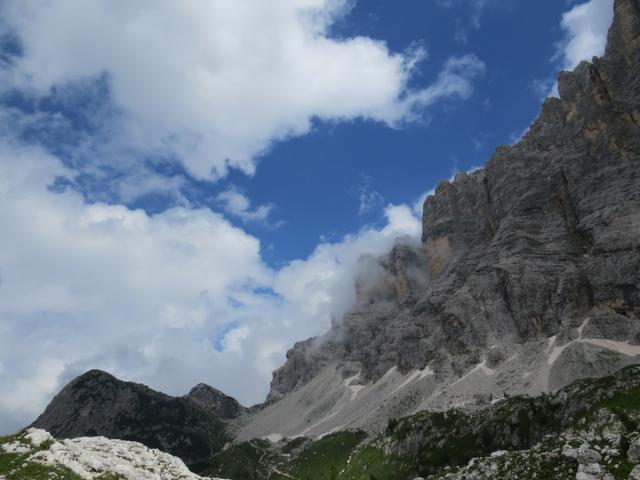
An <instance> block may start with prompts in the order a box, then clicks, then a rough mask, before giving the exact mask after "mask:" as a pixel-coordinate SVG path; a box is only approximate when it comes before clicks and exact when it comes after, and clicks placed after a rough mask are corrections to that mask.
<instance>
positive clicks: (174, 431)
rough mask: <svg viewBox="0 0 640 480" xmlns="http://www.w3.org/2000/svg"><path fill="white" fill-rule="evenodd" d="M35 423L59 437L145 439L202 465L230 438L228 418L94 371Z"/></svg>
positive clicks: (76, 382) (152, 445)
mask: <svg viewBox="0 0 640 480" xmlns="http://www.w3.org/2000/svg"><path fill="white" fill-rule="evenodd" d="M32 427H35V428H41V429H44V430H47V431H48V432H50V433H51V434H52V435H54V436H55V437H56V438H60V439H64V438H77V437H85V436H104V437H107V438H113V439H119V440H132V441H137V442H140V443H142V444H144V445H146V446H147V447H150V448H157V449H159V450H162V451H164V452H168V453H171V454H172V455H175V456H178V457H180V458H181V459H182V460H183V461H184V462H185V463H186V464H187V465H190V466H192V467H193V466H197V465H198V463H199V462H201V461H204V460H206V459H207V458H209V457H210V456H211V455H212V454H213V453H215V452H217V451H219V450H220V449H221V448H222V446H223V445H224V443H225V441H226V434H225V428H224V425H223V424H222V422H221V421H220V420H219V419H218V418H217V417H216V416H214V415H212V414H210V413H208V412H207V411H206V410H205V409H203V408H202V407H200V406H199V405H198V404H197V403H195V402H194V401H192V400H190V399H188V398H175V397H170V396H168V395H165V394H163V393H160V392H156V391H154V390H151V389H150V388H148V387H146V386H144V385H140V384H137V383H131V382H123V381H121V380H118V379H117V378H115V377H113V376H112V375H109V374H108V373H105V372H102V371H99V370H91V371H89V372H87V373H85V374H83V375H81V376H79V377H77V378H76V379H74V380H73V381H71V382H70V383H69V384H68V385H67V386H65V387H64V389H62V391H61V392H60V393H59V394H58V395H56V397H55V398H54V399H53V400H52V401H51V403H50V404H49V405H48V406H47V408H46V409H45V411H44V413H42V415H40V416H39V417H38V419H37V420H36V421H35V422H33V424H32Z"/></svg>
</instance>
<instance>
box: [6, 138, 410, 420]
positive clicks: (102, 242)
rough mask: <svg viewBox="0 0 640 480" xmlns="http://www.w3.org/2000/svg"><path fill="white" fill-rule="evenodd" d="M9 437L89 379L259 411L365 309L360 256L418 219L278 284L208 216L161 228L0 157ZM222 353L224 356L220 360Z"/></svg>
mask: <svg viewBox="0 0 640 480" xmlns="http://www.w3.org/2000/svg"><path fill="white" fill-rule="evenodd" d="M0 173H1V175H0V202H1V203H2V205H3V207H2V209H0V225H2V226H3V232H2V235H1V236H0V271H1V272H2V281H1V283H0V365H2V369H0V391H2V392H3V394H2V395H0V431H2V432H7V431H10V430H12V429H16V428H19V427H22V426H24V425H25V424H27V423H28V422H29V421H31V420H32V419H33V418H34V417H35V415H37V414H38V413H39V412H40V411H41V410H42V409H43V408H44V406H45V405H46V402H47V401H48V400H49V399H50V398H51V396H52V394H53V393H55V392H56V391H57V389H58V388H60V387H61V386H62V384H64V383H65V382H67V381H68V380H70V379H71V378H72V377H73V376H75V375H77V374H79V373H81V372H83V371H84V370H86V369H88V368H103V369H106V370H109V371H111V372H113V373H114V374H116V375H118V376H120V377H122V378H125V379H132V380H136V381H140V382H145V383H149V384H150V385H151V386H153V387H155V388H158V389H161V390H164V391H167V392H169V393H172V394H183V393H185V392H186V391H187V390H188V389H189V388H190V387H191V386H192V385H194V384H195V383H197V382H200V381H205V382H208V383H210V384H213V385H215V386H216V387H218V388H222V389H224V390H225V391H227V392H229V393H231V394H233V395H236V396H238V397H239V398H240V399H241V400H242V401H243V402H245V403H252V402H257V401H261V400H262V399H263V398H264V395H265V394H266V389H267V386H268V382H269V379H270V375H271V372H272V370H273V369H274V368H276V367H277V366H278V365H279V364H281V362H282V361H283V360H284V352H285V351H286V349H287V348H289V347H290V346H291V344H292V343H293V342H294V341H296V340H299V339H301V338H306V337H308V336H310V335H316V334H320V333H322V332H324V331H325V330H326V329H327V328H328V327H329V325H330V322H331V320H332V319H337V318H340V317H341V316H342V314H343V313H344V312H345V311H346V309H348V308H349V307H350V305H351V304H352V303H353V301H354V299H355V277H356V275H357V270H358V259H359V258H360V256H361V255H366V254H370V255H380V254H382V253H384V252H386V251H387V250H388V249H389V248H390V246H391V245H392V243H393V241H394V239H395V238H396V237H397V236H402V235H412V236H414V237H417V235H418V233H419V229H420V222H419V220H418V219H417V218H416V216H415V215H414V214H413V212H412V211H411V210H410V209H409V207H407V206H402V205H401V206H391V205H390V206H388V207H387V208H386V210H385V213H386V219H387V221H386V224H385V225H384V226H383V227H382V228H379V229H376V228H365V229H363V230H362V231H360V232H358V233H356V234H353V235H349V236H347V237H345V238H344V239H342V240H341V241H338V242H335V243H326V244H321V245H319V246H318V247H317V248H316V249H315V251H314V252H313V253H312V254H311V255H310V256H309V258H307V259H305V260H299V261H295V262H292V263H290V264H288V265H286V266H284V267H283V268H281V269H280V270H272V269H270V268H268V267H266V266H265V264H264V262H263V261H262V258H261V252H260V243H259V241H258V240H257V239H256V238H254V237H252V236H250V235H248V234H247V233H245V232H244V231H242V230H240V229H238V228H236V227H234V226H233V225H231V224H230V223H229V222H228V221H227V220H225V219H224V218H223V217H222V216H220V215H219V214H216V213H213V212H211V211H210V210H197V209H186V208H173V209H170V210H167V211H165V212H163V213H160V214H157V215H153V216H151V215H148V214H146V213H145V212H144V211H141V210H131V209H128V208H126V207H123V206H119V205H106V204H101V203H93V204H87V203H86V202H85V201H84V199H83V197H82V196H81V195H80V194H78V193H77V192H75V191H73V190H71V189H67V190H66V191H63V192H58V193H56V192H54V191H52V190H51V189H49V188H47V187H48V186H49V185H51V184H52V183H53V182H54V181H55V179H56V178H59V177H61V176H62V177H64V176H73V175H74V174H75V172H74V171H73V170H69V169H68V168H66V167H64V166H62V164H61V163H60V162H59V161H58V159H57V158H55V157H52V156H51V155H49V154H46V153H44V152H42V151H41V150H39V149H36V148H27V147H17V146H8V145H6V144H5V145H4V146H2V147H0ZM217 343H219V344H220V345H221V346H222V348H216V346H217Z"/></svg>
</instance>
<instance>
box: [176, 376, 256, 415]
mask: <svg viewBox="0 0 640 480" xmlns="http://www.w3.org/2000/svg"><path fill="white" fill-rule="evenodd" d="M184 398H187V399H189V400H191V401H193V402H194V403H196V404H198V405H199V406H200V407H201V408H202V409H203V410H205V411H206V412H207V413H209V414H211V415H213V416H215V417H218V418H222V419H224V420H232V419H234V418H238V417H239V416H240V415H241V414H242V413H244V412H245V411H246V410H247V409H246V408H244V407H243V406H242V405H240V403H239V402H238V401H237V400H236V399H235V398H233V397H230V396H229V395H225V394H224V393H222V392H221V391H220V390H217V389H215V388H213V387H210V386H209V385H206V384H204V383H199V384H198V385H196V386H195V387H193V388H192V389H191V391H190V392H189V393H188V394H187V395H185V396H184Z"/></svg>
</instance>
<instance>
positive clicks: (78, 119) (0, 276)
mask: <svg viewBox="0 0 640 480" xmlns="http://www.w3.org/2000/svg"><path fill="white" fill-rule="evenodd" d="M611 9H612V0H590V1H588V2H586V1H585V2H581V1H573V2H565V1H551V0H548V1H543V2H525V1H507V0H402V1H400V2H389V1H384V0H360V1H346V0H274V2H269V3H268V4H267V3H265V2H260V1H259V0H237V1H234V2H228V1H226V0H191V1H189V2H172V1H170V0H163V1H160V0H158V1H153V2H146V1H142V2H136V3H124V2H123V3H114V2H109V1H106V0H104V1H102V0H100V1H96V2H82V1H80V0H69V1H67V2H59V3H57V2H56V3H50V4H43V3H41V2H38V1H35V0H34V1H31V0H21V1H18V0H15V1H14V0H5V1H3V2H0V13H1V15H0V18H1V19H2V21H0V49H1V51H2V53H1V54H0V169H1V172H0V173H2V175H0V197H1V199H0V201H2V203H3V205H4V208H3V210H2V211H1V212H0V229H1V230H2V231H3V232H4V235H3V236H2V238H0V252H2V253H0V333H2V335H0V391H1V392H2V393H3V395H0V433H2V431H9V430H11V429H13V428H18V427H20V426H22V425H23V424H24V423H26V422H27V421H29V420H30V419H32V418H33V416H34V415H36V414H37V413H38V412H39V411H40V410H41V409H42V408H43V406H44V405H45V404H46V402H47V401H48V399H49V398H50V397H51V395H52V394H53V393H55V392H56V390H57V389H58V388H59V387H60V386H61V385H63V384H64V383H65V382H66V381H68V380H70V379H71V378H72V377H73V376H74V375H77V374H79V373H81V372H82V371H83V370H86V369H88V368H103V369H107V370H109V371H111V372H112V373H114V374H116V375H118V376H120V377H122V378H126V379H132V380H136V381H141V382H145V383H148V384H150V385H151V386H153V387H154V388H158V389H162V390H164V391H167V392H168V393H172V394H180V393H183V392H184V391H187V390H188V388H189V387H190V386H192V385H193V384H195V383H198V382H208V383H210V384H212V385H214V386H215V387H217V388H220V389H222V390H225V391H227V392H228V393H230V394H232V395H235V396H237V397H238V398H239V399H240V400H241V401H243V402H244V403H253V402H257V401H260V400H261V399H262V398H264V395H265V394H266V391H267V389H268V381H269V378H270V373H271V371H272V370H273V369H274V368H276V367H277V366H278V365H280V364H281V363H282V361H283V359H284V353H285V351H286V349H287V348H288V347H290V346H291V344H292V343H293V342H294V341H297V340H301V339H304V338H307V337H308V336H310V335H317V334H321V333H322V332H324V331H325V330H326V329H327V328H328V326H329V324H330V322H331V321H336V320H338V321H339V319H340V317H341V316H342V314H343V313H344V312H345V311H346V310H347V309H348V308H349V307H350V306H351V305H352V304H353V302H354V298H355V297H354V295H355V289H354V284H355V281H356V279H357V278H359V276H361V275H363V274H364V273H363V272H364V271H365V270H366V269H365V268H364V267H363V266H362V262H361V261H360V258H361V256H362V255H364V254H371V255H374V256H375V255H382V254H384V253H385V252H387V251H388V250H389V249H390V248H391V246H392V244H393V242H394V239H395V238H396V237H398V236H408V237H410V238H412V239H414V241H416V242H417V241H418V238H419V235H420V229H421V224H420V214H421V212H420V206H419V204H420V201H421V199H423V198H424V195H425V194H427V192H429V191H430V190H431V189H432V188H433V187H435V185H436V184H437V183H438V182H439V181H440V180H442V179H446V178H449V177H450V176H451V175H452V174H453V173H454V172H456V171H458V170H469V169H472V168H477V167H479V166H482V165H483V164H484V163H485V162H486V161H487V160H488V158H490V156H491V153H492V152H493V150H494V149H495V147H496V146H497V145H499V144H510V143H513V142H514V141H516V140H517V139H518V138H519V137H520V136H521V135H522V134H523V133H524V131H525V129H526V128H527V126H528V125H529V124H530V123H531V121H532V120H533V119H534V118H535V116H536V114H537V112H538V110H539V108H540V104H541V101H542V99H543V98H544V97H545V96H546V95H547V94H552V93H553V92H554V90H553V88H554V76H555V73H556V72H557V71H558V70H559V69H562V68H572V67H574V66H575V65H577V63H578V62H579V61H580V60H583V59H589V58H590V57H591V56H592V55H597V54H600V53H602V50H603V48H604V41H605V36H606V30H607V26H608V24H609V22H610V18H611Z"/></svg>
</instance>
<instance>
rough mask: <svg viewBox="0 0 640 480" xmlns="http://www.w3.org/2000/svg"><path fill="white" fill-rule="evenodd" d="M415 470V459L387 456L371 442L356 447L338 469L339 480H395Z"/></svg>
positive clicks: (405, 476) (407, 476)
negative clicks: (342, 467) (345, 462)
mask: <svg viewBox="0 0 640 480" xmlns="http://www.w3.org/2000/svg"><path fill="white" fill-rule="evenodd" d="M414 471H415V460H414V459H410V458H402V457H395V456H387V455H385V454H384V452H383V451H382V449H381V448H379V447H376V446H374V445H372V444H370V445H365V446H363V447H360V448H358V449H357V450H356V451H355V452H354V454H353V455H352V457H351V458H350V461H349V462H348V464H347V465H346V466H345V467H344V469H343V470H341V471H340V473H339V475H338V477H337V478H338V479H339V480H397V479H399V478H409V476H410V475H411V473H412V472H414Z"/></svg>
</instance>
